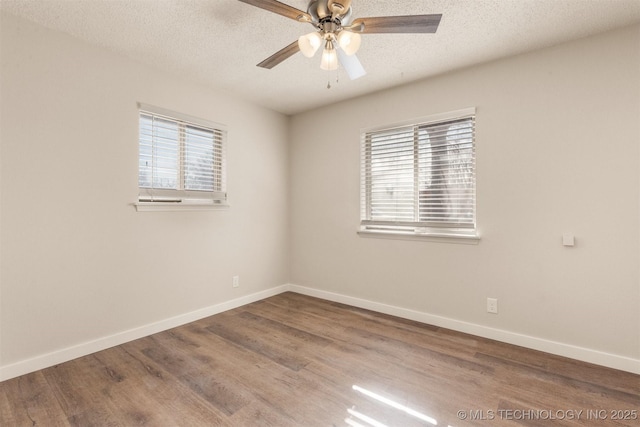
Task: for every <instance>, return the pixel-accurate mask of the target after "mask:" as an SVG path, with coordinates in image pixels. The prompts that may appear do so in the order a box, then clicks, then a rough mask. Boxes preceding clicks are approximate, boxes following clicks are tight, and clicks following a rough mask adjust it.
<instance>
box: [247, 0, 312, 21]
mask: <svg viewBox="0 0 640 427" xmlns="http://www.w3.org/2000/svg"><path fill="white" fill-rule="evenodd" d="M239 1H241V2H242V3H247V4H250V5H252V6H255V7H259V8H260V9H264V10H268V11H269V12H273V13H277V14H278V15H282V16H286V17H287V18H291V19H294V20H296V21H300V22H311V21H312V19H311V15H309V14H308V13H306V12H303V11H301V10H300V9H296V8H295V7H292V6H289V5H288V4H284V3H280V2H279V1H276V0H239Z"/></svg>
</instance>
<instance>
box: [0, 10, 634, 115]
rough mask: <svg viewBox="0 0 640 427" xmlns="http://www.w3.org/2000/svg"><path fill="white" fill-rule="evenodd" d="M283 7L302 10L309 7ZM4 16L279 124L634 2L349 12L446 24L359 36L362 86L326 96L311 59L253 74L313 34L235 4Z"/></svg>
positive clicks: (553, 40) (610, 23)
mask: <svg viewBox="0 0 640 427" xmlns="http://www.w3.org/2000/svg"><path fill="white" fill-rule="evenodd" d="M283 2H284V3H287V4H288V5H290V6H293V7H296V8H298V9H301V10H305V11H306V10H307V4H308V1H307V0H284V1H283ZM0 7H1V8H2V10H3V11H5V12H9V13H12V14H15V15H18V16H21V17H24V18H26V19H28V20H31V21H34V22H36V23H38V24H41V25H43V26H45V27H49V28H52V29H55V30H59V31H62V32H65V33H69V34H71V35H73V36H75V37H78V38H80V39H83V40H86V41H87V42H89V43H92V44H96V45H99V46H103V47H106V48H108V49H110V50H112V51H115V52H119V53H121V54H123V55H126V56H128V57H130V58H135V59H137V60H139V61H142V62H144V63H147V64H150V65H152V66H154V67H158V68H161V69H164V70H169V71H170V72H173V73H176V74H179V75H181V76H183V77H185V78H188V79H191V80H194V81H196V82H199V83H202V84H206V85H209V86H212V87H214V88H217V89H222V90H224V91H226V92H229V93H232V94H235V95H236V96H240V97H242V98H244V99H247V100H249V101H252V102H255V103H257V104H259V105H263V106H266V107H269V108H272V109H274V110H276V111H279V112H282V113H285V114H294V113H298V112H301V111H305V110H309V109H312V108H314V107H318V106H321V105H326V104H330V103H332V102H335V101H339V100H343V99H347V98H351V97H354V96H358V95H363V94H365V93H370V92H373V91H377V90H380V89H384V88H389V87H392V86H396V85H400V84H404V83H407V82H410V81H414V80H418V79H422V78H425V77H429V76H433V75H436V74H440V73H445V72H448V71H450V70H454V69H457V68H462V67H466V66H469V65H472V64H477V63H481V62H486V61H491V60H494V59H497V58H501V57H505V56H510V55H514V54H518V53H522V52H526V51H530V50H534V49H539V48H542V47H546V46H551V45H554V44H558V43H562V42H564V41H568V40H572V39H577V38H580V37H585V36H588V35H591V34H596V33H599V32H603V31H607V30H610V29H613V28H617V27H622V26H626V25H630V24H632V23H636V22H640V0H385V1H372V0H353V3H352V7H353V11H354V13H353V15H354V17H356V18H357V17H373V16H387V15H411V14H432V13H442V14H443V17H442V21H441V23H440V27H439V28H438V31H437V32H436V33H435V34H408V35H407V34H366V35H364V36H363V38H362V39H363V40H362V47H361V48H360V51H359V52H358V58H359V59H360V61H361V63H362V64H363V66H364V67H365V69H366V70H367V72H368V74H367V75H366V76H365V77H363V78H360V79H358V80H354V81H349V79H348V77H347V76H346V74H345V73H344V72H339V73H338V76H339V79H340V81H339V83H337V84H336V83H335V82H332V88H331V89H327V87H326V86H327V80H328V75H329V73H328V72H326V71H322V70H320V68H319V62H320V58H319V57H320V55H319V54H317V55H316V57H314V58H312V59H308V58H305V57H304V56H302V54H300V53H298V54H296V55H295V56H293V57H292V58H290V59H288V60H286V61H285V62H283V63H282V64H280V65H278V66H276V67H275V68H273V69H272V70H266V69H262V68H258V67H256V64H257V63H258V62H260V61H262V60H263V59H265V58H267V57H268V56H270V55H272V54H273V53H275V52H276V51H278V50H280V49H281V48H283V47H285V46H286V45H288V44H289V43H291V42H293V41H295V40H296V39H297V38H298V36H300V35H302V34H306V33H308V32H311V31H313V27H312V26H311V25H309V24H302V23H299V22H296V21H294V20H290V19H287V18H285V17H283V16H280V15H276V14H273V13H270V12H267V11H265V10H262V9H258V8H256V7H252V6H250V5H247V4H245V3H241V2H239V1H237V0H76V1H74V0H62V1H60V0H1V2H0ZM639 46H640V41H639ZM332 80H335V72H334V73H332Z"/></svg>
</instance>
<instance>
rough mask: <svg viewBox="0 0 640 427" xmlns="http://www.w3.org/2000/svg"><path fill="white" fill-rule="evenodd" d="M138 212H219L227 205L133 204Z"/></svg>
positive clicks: (184, 203)
mask: <svg viewBox="0 0 640 427" xmlns="http://www.w3.org/2000/svg"><path fill="white" fill-rule="evenodd" d="M133 206H135V208H136V211H138V212H177V211H219V210H226V209H229V205H228V204H227V203H193V202H191V203H189V202H181V203H176V202H135V203H134V204H133Z"/></svg>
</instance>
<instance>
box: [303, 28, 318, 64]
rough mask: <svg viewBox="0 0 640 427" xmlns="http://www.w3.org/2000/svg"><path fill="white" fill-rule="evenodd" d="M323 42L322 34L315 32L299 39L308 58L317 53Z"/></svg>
mask: <svg viewBox="0 0 640 427" xmlns="http://www.w3.org/2000/svg"><path fill="white" fill-rule="evenodd" d="M321 44H322V36H321V35H320V33H317V32H314V33H309V34H305V35H304V36H300V38H299V39H298V47H299V48H300V52H302V54H303V55H304V56H306V57H307V58H311V57H312V56H313V55H315V54H316V52H317V51H318V49H320V45H321Z"/></svg>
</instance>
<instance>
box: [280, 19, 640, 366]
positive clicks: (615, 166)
mask: <svg viewBox="0 0 640 427" xmlns="http://www.w3.org/2000/svg"><path fill="white" fill-rule="evenodd" d="M365 65H366V64H365ZM332 90H340V87H339V86H336V87H335V88H334V89H332ZM465 107H476V108H477V122H476V129H477V139H476V149H477V212H478V215H477V217H478V227H479V230H480V234H481V237H482V240H481V241H480V243H479V244H478V245H477V246H473V245H461V244H447V243H435V242H423V241H419V242H416V241H402V240H383V239H375V238H363V237H359V236H358V235H357V234H356V229H357V227H358V221H359V179H360V178H359V134H360V130H361V129H363V128H369V127H375V126H379V125H384V124H393V123H394V122H403V121H405V120H407V119H409V118H413V117H421V116H427V115H430V114H436V113H443V112H448V111H452V110H457V109H461V108H465ZM639 121H640V27H638V26H635V27H632V28H626V29H622V30H619V31H615V32H612V33H607V34H605V35H601V36H597V37H592V38H588V39H584V40H579V41H576V42H572V43H567V44H563V45H560V46H557V47H554V48H550V49H545V50H542V51H538V52H534V53H530V54H526V55H522V56H518V57H513V58H509V59H505V60H501V61H497V62H492V63H489V64H485V65H481V66H476V67H473V68H469V69H465V70H462V71H458V72H454V73H450V74H446V75H443V76H440V77H437V78H432V79H428V80H426V81H422V82H419V83H414V84H409V85H407V86H404V87H401V88H396V89H393V90H390V91H386V92H382V93H378V94H374V95H370V96H365V97H362V98H359V99H355V100H351V101H348V102H343V103H339V104H335V105H332V106H329V107H326V108H321V109H318V110H316V111H311V112H309V113H306V114H300V115H298V116H295V117H294V118H293V120H292V124H291V181H290V182H291V184H290V185H291V206H292V208H291V221H292V233H291V236H292V237H291V239H292V240H291V254H292V255H291V274H290V276H291V282H292V283H294V284H297V285H300V286H308V287H311V288H314V289H319V290H323V291H326V292H335V293H338V294H342V295H348V296H350V297H355V298H361V299H363V300H368V301H374V302H381V303H384V304H388V305H392V306H397V307H402V308H406V309H411V310H416V311H418V312H422V313H428V314H431V315H434V316H442V317H444V318H448V319H454V320H456V321H461V322H468V323H471V324H474V325H480V326H482V327H486V328H496V329H498V330H503V331H508V332H512V333H514V334H522V335H526V336H530V337H535V338H539V339H542V340H549V341H553V342H559V343H563V344H566V345H569V346H578V347H582V348H586V349H592V350H596V351H599V352H604V353H609V354H612V355H619V356H622V357H628V358H631V359H636V360H638V359H640V317H639V314H638V313H639V312H640V277H639V263H638V260H639V259H640V252H639V242H640V240H639V239H638V236H639V231H640V230H639V225H640V222H639V219H640V211H639V202H640V187H639V171H640V163H639V159H640V153H639V145H640V128H639V125H638V123H639ZM563 232H572V233H575V236H576V242H577V244H576V246H575V247H573V248H567V247H563V246H562V244H561V242H562V234H563ZM487 297H494V298H498V300H499V310H500V312H499V314H498V315H491V314H488V313H486V298H487ZM636 369H637V365H636Z"/></svg>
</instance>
